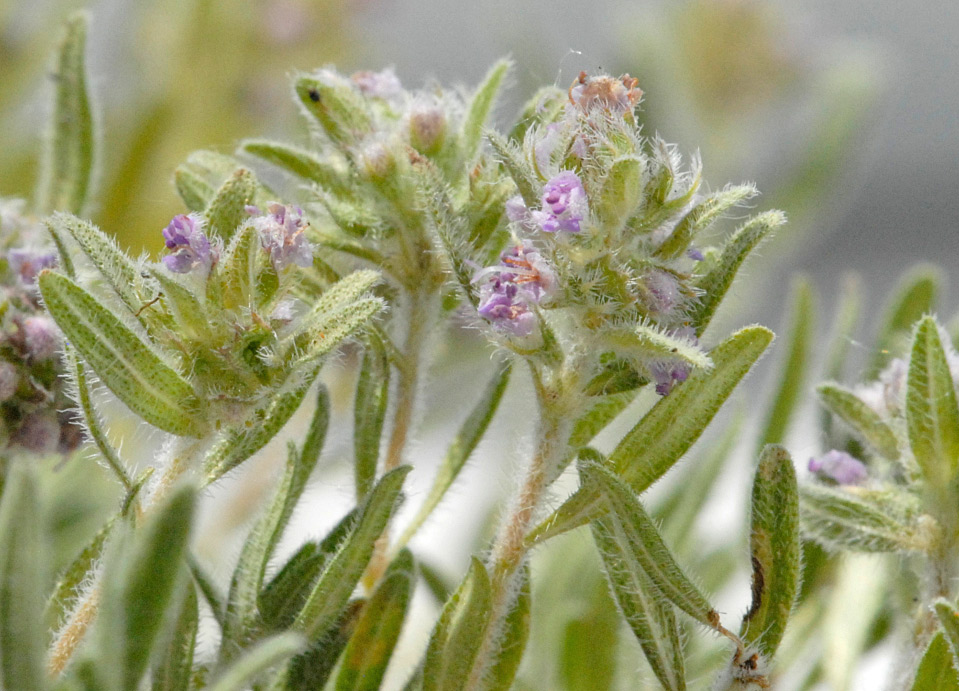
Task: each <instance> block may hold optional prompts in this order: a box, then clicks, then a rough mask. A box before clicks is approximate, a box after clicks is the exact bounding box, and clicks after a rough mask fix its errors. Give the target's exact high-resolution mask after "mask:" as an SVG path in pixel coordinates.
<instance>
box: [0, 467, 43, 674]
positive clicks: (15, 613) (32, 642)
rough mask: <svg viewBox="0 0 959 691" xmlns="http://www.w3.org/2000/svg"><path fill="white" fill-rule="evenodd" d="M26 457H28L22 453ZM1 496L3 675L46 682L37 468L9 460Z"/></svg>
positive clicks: (0, 664)
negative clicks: (11, 462) (34, 469)
mask: <svg viewBox="0 0 959 691" xmlns="http://www.w3.org/2000/svg"><path fill="white" fill-rule="evenodd" d="M23 460H27V459H23ZM7 472H8V475H7V478H6V482H5V485H4V490H3V497H2V501H0V680H2V681H3V684H2V686H3V687H4V688H7V689H11V690H12V689H18V690H20V689H22V690H23V691H33V690H34V689H36V690H38V691H39V690H41V689H45V688H46V687H47V685H46V683H45V680H46V669H45V666H44V651H45V644H46V631H45V630H44V626H43V623H44V618H43V604H44V602H43V600H44V593H43V587H44V584H45V583H46V573H45V572H46V569H47V568H48V566H47V563H46V559H45V557H46V542H45V540H44V539H43V538H44V536H43V534H42V532H41V525H42V521H41V515H40V498H39V495H38V488H37V482H36V479H35V477H34V474H33V471H32V469H30V468H29V467H27V465H25V464H22V463H15V464H11V465H8V468H7Z"/></svg>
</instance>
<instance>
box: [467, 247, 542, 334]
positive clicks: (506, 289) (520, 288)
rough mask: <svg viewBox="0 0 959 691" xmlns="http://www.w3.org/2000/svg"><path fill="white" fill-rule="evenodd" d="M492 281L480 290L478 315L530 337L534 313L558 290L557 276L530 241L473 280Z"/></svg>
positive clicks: (501, 257)
mask: <svg viewBox="0 0 959 691" xmlns="http://www.w3.org/2000/svg"><path fill="white" fill-rule="evenodd" d="M485 277H491V278H490V279H489V280H487V282H486V283H484V284H483V286H482V287H481V288H480V302H479V308H478V312H479V313H480V315H481V316H483V317H484V318H486V319H488V320H489V321H490V322H492V323H493V325H494V326H495V327H497V328H500V329H503V330H505V331H509V332H510V333H512V334H513V335H515V336H528V335H529V334H530V333H531V332H532V331H533V328H534V327H535V325H536V315H535V313H533V312H532V310H531V309H530V308H531V306H532V305H534V304H539V303H540V302H541V301H542V300H544V299H546V298H548V297H549V296H551V295H552V294H553V293H554V292H555V290H556V282H557V281H556V274H555V273H554V272H553V269H552V267H550V265H549V263H548V262H547V261H546V260H545V259H544V258H543V257H542V255H540V253H539V251H537V249H536V248H535V247H534V246H533V244H532V243H531V242H529V241H528V240H523V241H519V242H516V243H515V244H514V245H513V246H511V247H510V248H509V249H507V250H505V251H504V252H503V253H502V254H501V255H500V263H499V264H498V265H496V266H490V267H487V268H485V269H483V270H482V271H480V272H479V273H477V274H476V276H475V277H474V278H473V281H474V282H477V281H479V280H482V279H483V278H485Z"/></svg>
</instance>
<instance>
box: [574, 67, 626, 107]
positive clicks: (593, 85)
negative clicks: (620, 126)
mask: <svg viewBox="0 0 959 691" xmlns="http://www.w3.org/2000/svg"><path fill="white" fill-rule="evenodd" d="M638 83H639V80H637V79H635V78H633V77H630V76H629V75H628V74H624V75H623V76H622V77H620V78H619V79H613V78H612V77H607V76H605V75H602V76H599V77H590V76H588V75H587V74H586V73H585V72H580V73H579V77H578V78H577V79H576V81H575V82H573V85H572V86H571V87H570V89H569V101H570V103H572V104H573V105H574V106H578V107H579V108H580V109H581V110H583V111H586V112H588V111H590V110H592V109H594V108H600V109H602V110H605V111H608V112H611V113H614V114H617V115H624V114H626V113H628V112H631V111H632V110H633V108H635V107H636V104H637V103H639V100H640V99H641V98H642V97H643V92H642V90H640V89H639V88H637V86H636V85H637V84H638Z"/></svg>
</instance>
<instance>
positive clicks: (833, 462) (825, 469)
mask: <svg viewBox="0 0 959 691" xmlns="http://www.w3.org/2000/svg"><path fill="white" fill-rule="evenodd" d="M809 470H810V471H812V472H814V473H816V474H818V475H825V476H826V477H829V478H832V479H833V480H835V481H836V482H838V483H839V484H840V485H861V484H862V483H863V482H865V481H866V479H867V478H868V477H869V472H868V471H867V470H866V466H865V464H864V463H863V462H862V461H860V460H858V459H856V458H853V457H852V456H850V455H849V454H848V453H846V452H845V451H837V450H836V449H833V450H832V451H827V452H826V453H824V454H823V455H822V456H820V457H819V458H810V459H809Z"/></svg>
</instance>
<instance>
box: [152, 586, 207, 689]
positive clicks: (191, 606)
mask: <svg viewBox="0 0 959 691" xmlns="http://www.w3.org/2000/svg"><path fill="white" fill-rule="evenodd" d="M179 609H180V613H179V616H178V617H177V620H176V626H175V628H174V630H173V635H172V636H171V637H170V640H169V641H168V642H167V645H166V648H165V649H164V650H163V655H162V657H161V658H160V660H159V663H158V664H156V665H155V666H154V668H153V673H152V674H151V678H152V683H151V686H150V688H151V689H152V691H190V682H191V680H192V676H193V650H194V648H195V647H196V634H197V629H198V628H199V623H200V612H199V609H198V606H197V598H196V590H195V589H194V588H192V587H188V588H186V592H185V593H184V597H183V601H182V602H181V603H180V608H179Z"/></svg>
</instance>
